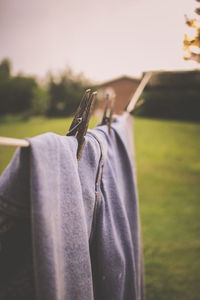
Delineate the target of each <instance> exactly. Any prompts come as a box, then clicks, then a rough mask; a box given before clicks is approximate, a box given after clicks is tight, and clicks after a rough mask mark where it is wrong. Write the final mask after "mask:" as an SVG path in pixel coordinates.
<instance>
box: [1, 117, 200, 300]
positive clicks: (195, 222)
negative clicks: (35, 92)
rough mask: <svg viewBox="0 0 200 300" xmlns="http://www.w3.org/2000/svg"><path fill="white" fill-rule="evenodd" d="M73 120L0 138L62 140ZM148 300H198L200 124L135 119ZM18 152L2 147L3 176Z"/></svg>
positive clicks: (42, 123) (5, 127)
mask: <svg viewBox="0 0 200 300" xmlns="http://www.w3.org/2000/svg"><path fill="white" fill-rule="evenodd" d="M70 122H71V121H70V120H69V119H68V120H65V119H50V120H46V119H43V118H33V119H31V120H30V121H27V122H19V121H15V122H9V121H7V122H6V123H0V135H1V136H10V137H30V136H34V135H36V134H40V133H42V132H47V131H53V132H56V133H58V134H61V135H64V134H65V133H66V131H67V128H68V126H69V124H70ZM134 123H135V128H134V131H135V146H136V160H137V175H138V176H137V177H138V187H139V197H140V211H141V221H142V232H143V246H144V258H145V271H146V286H147V300H150V299H152V300H162V299H163V300H179V299H180V300H186V299H187V300H199V299H200V159H199V156H200V124H194V123H183V122H170V121H159V120H149V119H139V118H138V119H135V122H134ZM13 151H14V149H13V148H9V147H0V172H1V171H2V170H3V168H4V167H5V166H6V165H7V163H8V162H9V160H10V158H11V156H12V153H13Z"/></svg>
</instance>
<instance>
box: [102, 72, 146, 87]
mask: <svg viewBox="0 0 200 300" xmlns="http://www.w3.org/2000/svg"><path fill="white" fill-rule="evenodd" d="M121 80H128V81H132V82H140V80H141V79H140V78H134V77H129V76H126V75H123V76H121V77H118V78H114V79H112V80H109V81H106V82H103V83H100V84H98V87H103V86H108V85H110V84H112V83H114V82H118V81H121Z"/></svg>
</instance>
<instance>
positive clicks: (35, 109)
mask: <svg viewBox="0 0 200 300" xmlns="http://www.w3.org/2000/svg"><path fill="white" fill-rule="evenodd" d="M48 105H49V95H48V91H47V89H46V88H44V87H41V86H38V85H37V86H36V87H35V88H34V89H33V97H32V99H31V108H30V113H31V114H32V115H44V114H46V112H47V110H48Z"/></svg>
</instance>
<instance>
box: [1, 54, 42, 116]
mask: <svg viewBox="0 0 200 300" xmlns="http://www.w3.org/2000/svg"><path fill="white" fill-rule="evenodd" d="M36 86H37V82H36V80H35V78H33V77H25V76H23V75H17V76H12V75H11V62H10V61H9V59H3V60H2V61H1V62H0V115H3V114H8V113H14V114H15V113H21V112H24V111H26V110H29V109H30V107H31V99H32V96H33V89H34V88H36Z"/></svg>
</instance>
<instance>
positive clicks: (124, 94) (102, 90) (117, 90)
mask: <svg viewBox="0 0 200 300" xmlns="http://www.w3.org/2000/svg"><path fill="white" fill-rule="evenodd" d="M139 83H140V79H138V78H132V77H127V76H122V77H120V78H116V79H113V80H110V81H107V82H104V83H102V84H100V85H98V88H97V91H98V105H97V107H96V109H95V114H96V115H101V114H102V111H103V110H104V106H105V97H106V94H109V96H110V97H111V98H112V97H115V109H114V113H116V114H120V113H122V112H123V110H124V108H125V107H126V106H127V104H128V103H129V101H130V99H131V98H132V96H133V95H134V93H135V91H136V89H137V87H138V85H139Z"/></svg>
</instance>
